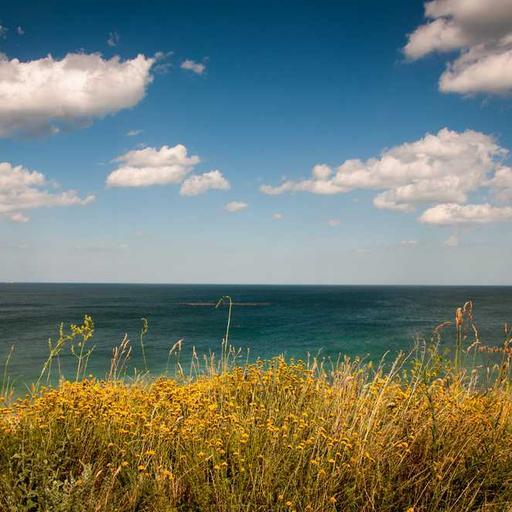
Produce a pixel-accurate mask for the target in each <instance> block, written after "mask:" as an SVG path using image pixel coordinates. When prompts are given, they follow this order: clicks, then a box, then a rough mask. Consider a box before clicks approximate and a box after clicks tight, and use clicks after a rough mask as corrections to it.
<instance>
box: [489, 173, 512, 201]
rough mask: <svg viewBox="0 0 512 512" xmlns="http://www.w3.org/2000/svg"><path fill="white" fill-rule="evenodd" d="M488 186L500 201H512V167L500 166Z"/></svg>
mask: <svg viewBox="0 0 512 512" xmlns="http://www.w3.org/2000/svg"><path fill="white" fill-rule="evenodd" d="M488 185H489V186H490V187H491V189H492V190H493V192H494V194H495V196H496V198H497V199H498V200H500V201H510V200H512V167H507V166H504V165H503V166H499V167H498V168H497V169H496V172H495V173H494V176H493V178H492V179H491V180H489V183H488Z"/></svg>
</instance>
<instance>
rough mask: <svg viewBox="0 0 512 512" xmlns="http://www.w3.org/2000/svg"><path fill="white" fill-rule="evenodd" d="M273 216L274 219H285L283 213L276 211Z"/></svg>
mask: <svg viewBox="0 0 512 512" xmlns="http://www.w3.org/2000/svg"><path fill="white" fill-rule="evenodd" d="M272 218H273V219H274V220H283V218H284V216H283V214H282V213H279V212H276V213H273V214H272Z"/></svg>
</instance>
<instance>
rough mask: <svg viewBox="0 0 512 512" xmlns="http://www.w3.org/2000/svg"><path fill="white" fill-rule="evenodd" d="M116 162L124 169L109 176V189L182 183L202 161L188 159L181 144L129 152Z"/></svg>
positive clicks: (119, 168)
mask: <svg viewBox="0 0 512 512" xmlns="http://www.w3.org/2000/svg"><path fill="white" fill-rule="evenodd" d="M114 162H119V164H120V165H119V167H118V168H117V169H116V170H115V171H113V172H111V173H110V174H109V175H108V177H107V185H108V186H109V187H149V186H152V185H168V184H171V183H181V182H182V181H183V180H184V179H185V177H186V175H187V174H189V173H190V172H191V171H192V169H193V168H194V166H195V165H196V164H198V163H199V162H200V159H199V157H198V156H195V155H192V156H188V152H187V148H186V147H185V146H183V145H182V144H178V145H176V146H174V147H169V146H162V147H161V148H160V149H156V148H152V147H148V148H144V149H137V150H132V151H128V152H127V153H125V154H124V155H121V156H119V157H118V158H116V159H115V160H114Z"/></svg>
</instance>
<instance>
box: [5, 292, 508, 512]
mask: <svg viewBox="0 0 512 512" xmlns="http://www.w3.org/2000/svg"><path fill="white" fill-rule="evenodd" d="M225 303H226V304H227V307H228V326H227V330H226V334H225V336H224V339H223V341H222V349H221V353H220V355H219V357H218V358H217V357H216V356H215V355H213V354H210V355H208V356H206V357H204V358H201V357H199V356H198V355H196V354H194V356H193V357H192V361H191V362H190V364H189V365H188V366H187V368H185V367H184V366H182V365H181V364H180V363H179V362H178V360H177V359H176V361H177V362H176V363H175V371H174V374H173V377H172V378H170V377H160V378H149V375H148V374H147V373H143V374H138V375H136V376H130V375H129V373H128V372H127V366H128V361H129V358H130V351H131V344H130V342H129V341H128V339H127V338H125V339H124V340H123V341H122V343H121V344H120V345H119V346H118V347H116V348H115V349H114V351H113V357H112V363H111V369H110V372H109V374H108V375H107V376H105V378H103V379H98V378H94V377H92V376H89V375H88V373H87V361H88V358H89V357H90V354H91V352H92V345H91V341H92V339H93V334H94V324H93V321H92V319H91V318H90V317H87V316H86V317H85V319H84V322H83V323H82V324H81V325H73V326H71V328H70V330H69V331H67V330H65V329H63V328H61V330H60V333H59V338H58V340H57V341H56V342H54V343H50V345H49V357H48V360H47V361H46V363H45V365H44V366H43V368H42V371H41V375H40V378H39V380H38V382H37V383H35V384H34V386H33V387H32V388H31V390H30V393H29V394H28V395H27V396H26V397H22V398H14V397H13V396H12V393H11V392H10V387H9V383H8V377H7V373H8V372H5V374H4V377H3V388H2V393H3V395H4V396H3V397H2V399H1V400H2V404H3V405H2V407H1V408H0V510H2V511H17V512H18V511H27V512H28V511H39V510H41V511H59V512H67V511H73V512H80V511H84V512H85V511H87V512H88V511H91V512H92V511H112V512H113V511H123V512H124V511H162V512H166V511H168V512H171V511H176V512H177V511H223V512H224V511H225V512H228V511H247V512H250V511H262V512H263V511H287V512H291V511H297V512H299V511H311V512H313V511H314V512H326V511H327V512H328V511H332V512H334V511H354V512H356V511H378V512H420V511H425V512H427V511H428V512H440V511H446V512H448V511H451V512H455V511H477V510H478V511H506V510H511V508H512V485H511V483H512V481H511V480H512V388H511V382H512V381H511V378H510V373H509V363H510V356H511V354H512V352H511V349H510V343H511V341H512V338H511V332H510V330H509V329H508V328H507V327H506V328H505V333H504V340H502V341H500V342H499V344H497V345H496V346H490V345H487V344H484V343H483V341H481V340H480V338H479V335H478V330H477V329H476V326H475V325H474V322H473V316H472V307H471V304H470V303H467V304H466V305H465V306H464V307H462V308H458V309H457V312H456V315H455V319H454V321H453V322H447V323H446V324H443V325H441V326H439V327H438V328H437V329H436V330H435V331H434V334H433V337H432V339H431V340H428V342H421V341H419V342H418V344H417V346H416V347H415V348H414V349H413V350H412V351H411V352H410V353H409V354H400V355H398V357H397V358H396V359H395V360H394V361H390V362H386V361H383V362H382V363H381V364H374V363H371V362H370V361H365V360H363V359H355V360H350V359H348V358H342V357H340V358H339V359H338V360H336V361H330V360H321V359H318V358H307V359H306V360H305V361H302V360H285V359H284V358H283V357H278V358H274V359H272V360H269V361H256V362H254V363H250V362H241V361H240V353H239V352H237V351H236V350H235V349H233V348H232V347H230V345H229V322H230V319H231V307H232V303H231V301H230V299H229V298H225ZM449 332H453V333H454V337H455V343H453V342H452V343H451V344H447V343H445V342H443V341H442V340H443V339H444V336H443V333H445V334H446V333H449ZM147 333H148V324H147V322H144V323H143V327H142V331H141V337H140V340H138V342H139V343H138V344H137V345H138V347H137V348H138V349H139V350H142V353H143V354H144V361H145V364H146V365H147V362H146V356H145V352H144V350H145V346H144V337H145V335H147ZM452 339H453V338H452ZM450 347H454V349H453V350H448V349H449V348H450ZM179 348H180V347H179V343H178V344H177V345H176V346H175V347H173V348H172V349H171V353H172V355H173V356H174V355H176V354H177V353H179ZM445 348H446V349H447V350H448V351H445ZM63 350H71V351H72V353H73V354H74V355H75V357H76V361H77V365H76V367H77V368H76V373H75V375H74V376H73V379H67V380H65V379H61V381H60V383H59V385H58V386H50V385H47V383H49V382H51V379H52V375H55V372H57V373H58V367H59V365H58V361H59V354H60V353H61V352H62V351H63ZM486 354H488V355H489V357H490V359H487V360H486V361H488V363H485V364H484V363H483V362H482V361H483V360H484V359H482V357H483V356H484V355H486ZM52 372H53V373H52Z"/></svg>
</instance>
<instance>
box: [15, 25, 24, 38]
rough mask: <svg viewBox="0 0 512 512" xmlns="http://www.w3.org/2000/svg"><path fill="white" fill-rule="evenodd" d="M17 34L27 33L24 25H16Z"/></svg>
mask: <svg viewBox="0 0 512 512" xmlns="http://www.w3.org/2000/svg"><path fill="white" fill-rule="evenodd" d="M16 34H18V35H19V36H23V35H25V31H24V30H23V28H22V27H20V26H18V27H16Z"/></svg>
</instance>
